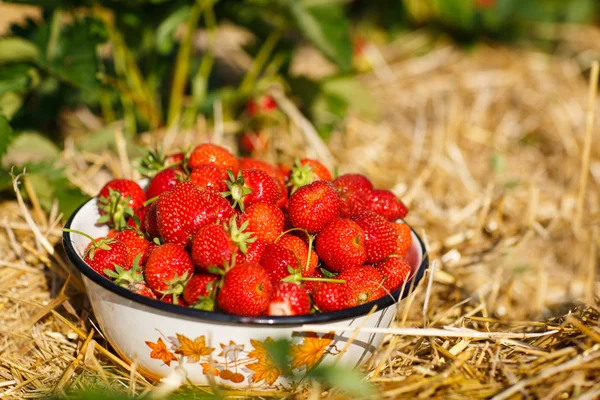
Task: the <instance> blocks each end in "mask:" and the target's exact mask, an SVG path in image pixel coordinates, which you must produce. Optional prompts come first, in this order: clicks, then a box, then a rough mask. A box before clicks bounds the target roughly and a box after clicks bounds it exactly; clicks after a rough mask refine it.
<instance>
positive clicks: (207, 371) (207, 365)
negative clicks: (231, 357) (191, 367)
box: [200, 363, 219, 376]
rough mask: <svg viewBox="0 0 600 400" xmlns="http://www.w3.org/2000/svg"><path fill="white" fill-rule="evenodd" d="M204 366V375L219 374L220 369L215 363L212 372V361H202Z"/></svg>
mask: <svg viewBox="0 0 600 400" xmlns="http://www.w3.org/2000/svg"><path fill="white" fill-rule="evenodd" d="M200 365H201V366H202V373H203V374H204V375H213V376H219V370H218V369H217V367H215V366H214V365H213V367H212V373H211V371H210V370H211V368H210V363H202V364H200Z"/></svg>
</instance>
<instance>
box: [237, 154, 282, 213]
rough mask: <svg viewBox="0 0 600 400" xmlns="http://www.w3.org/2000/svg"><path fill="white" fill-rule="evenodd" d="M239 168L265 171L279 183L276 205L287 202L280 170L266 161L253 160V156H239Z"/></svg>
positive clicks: (280, 205) (279, 205)
mask: <svg viewBox="0 0 600 400" xmlns="http://www.w3.org/2000/svg"><path fill="white" fill-rule="evenodd" d="M240 168H242V169H260V170H261V171H265V172H266V173H267V174H269V176H270V177H271V178H273V179H275V181H276V182H277V184H278V185H279V193H280V194H279V200H278V201H277V207H284V206H285V205H286V204H287V198H288V193H287V189H286V186H285V184H286V182H285V176H284V175H283V173H282V172H281V170H280V169H279V168H277V167H275V166H273V165H271V164H269V163H267V162H264V161H260V160H255V159H253V158H240Z"/></svg>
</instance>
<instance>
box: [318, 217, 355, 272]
mask: <svg viewBox="0 0 600 400" xmlns="http://www.w3.org/2000/svg"><path fill="white" fill-rule="evenodd" d="M315 250H316V251H317V254H318V255H319V257H320V258H321V260H323V262H324V263H325V264H326V265H327V266H328V267H329V269H331V270H332V271H335V272H340V271H343V270H345V269H347V268H352V267H358V266H359V265H363V264H364V262H365V260H366V258H367V250H366V248H365V232H364V231H363V230H362V228H361V227H360V226H359V225H358V224H357V223H356V222H354V221H351V220H349V219H334V220H333V221H331V222H330V223H329V224H327V226H325V228H323V230H322V231H321V232H319V234H318V235H317V238H316V239H315Z"/></svg>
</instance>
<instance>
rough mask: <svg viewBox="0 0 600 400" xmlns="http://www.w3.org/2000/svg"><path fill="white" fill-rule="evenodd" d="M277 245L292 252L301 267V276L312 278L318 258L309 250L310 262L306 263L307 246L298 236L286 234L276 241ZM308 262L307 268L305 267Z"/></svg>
mask: <svg viewBox="0 0 600 400" xmlns="http://www.w3.org/2000/svg"><path fill="white" fill-rule="evenodd" d="M277 244H278V245H280V246H282V247H285V248H286V249H289V250H291V251H293V252H294V255H295V256H296V257H298V260H299V262H300V266H301V267H302V276H312V275H313V274H314V272H315V270H316V269H317V265H318V264H319V257H318V256H317V253H315V251H314V250H312V249H311V250H310V262H308V246H307V245H306V242H305V241H304V240H302V239H300V238H299V237H298V236H294V235H290V234H286V235H283V236H282V237H280V238H279V240H277ZM307 262H308V267H307Z"/></svg>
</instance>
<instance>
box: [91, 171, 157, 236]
mask: <svg viewBox="0 0 600 400" xmlns="http://www.w3.org/2000/svg"><path fill="white" fill-rule="evenodd" d="M145 201H146V194H145V193H144V190H143V189H142V188H141V187H140V185H138V184H137V183H135V182H134V181H132V180H129V179H113V180H111V181H109V182H108V183H107V184H106V185H104V186H103V187H102V189H100V193H98V210H99V211H100V215H101V217H100V218H99V219H98V222H99V223H101V224H103V223H108V224H109V225H110V226H114V227H115V228H116V229H117V230H121V229H123V228H124V227H125V226H126V224H127V219H128V218H129V217H131V216H133V215H134V213H135V212H136V211H137V210H139V209H140V208H142V207H144V202H145Z"/></svg>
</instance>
